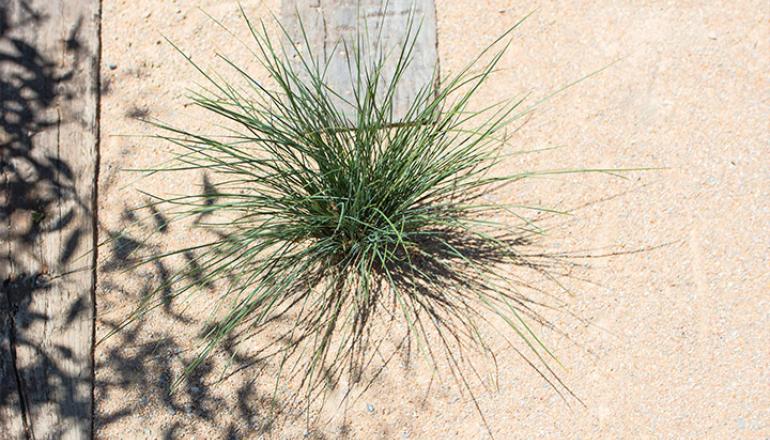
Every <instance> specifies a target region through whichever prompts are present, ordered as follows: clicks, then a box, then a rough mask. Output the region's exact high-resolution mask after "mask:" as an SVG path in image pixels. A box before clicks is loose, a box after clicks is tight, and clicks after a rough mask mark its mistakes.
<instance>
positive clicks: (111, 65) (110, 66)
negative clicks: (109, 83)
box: [107, 63, 118, 70]
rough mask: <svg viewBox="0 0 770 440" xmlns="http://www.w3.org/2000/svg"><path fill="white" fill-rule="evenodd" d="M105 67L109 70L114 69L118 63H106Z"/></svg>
mask: <svg viewBox="0 0 770 440" xmlns="http://www.w3.org/2000/svg"><path fill="white" fill-rule="evenodd" d="M107 67H109V68H110V70H115V69H117V68H118V65H117V64H115V63H108V64H107Z"/></svg>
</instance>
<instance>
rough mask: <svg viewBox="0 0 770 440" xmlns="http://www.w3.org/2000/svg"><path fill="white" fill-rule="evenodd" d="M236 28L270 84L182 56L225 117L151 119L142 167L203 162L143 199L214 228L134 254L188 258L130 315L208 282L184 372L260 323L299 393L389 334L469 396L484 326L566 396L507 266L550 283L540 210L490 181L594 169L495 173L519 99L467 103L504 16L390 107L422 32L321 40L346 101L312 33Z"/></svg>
mask: <svg viewBox="0 0 770 440" xmlns="http://www.w3.org/2000/svg"><path fill="white" fill-rule="evenodd" d="M246 23H247V25H248V27H249V29H250V31H251V35H252V37H253V52H252V53H253V55H254V56H255V57H256V58H257V59H258V61H259V63H260V64H261V66H262V67H263V68H264V69H265V71H266V72H267V74H268V76H269V80H268V81H264V82H263V81H260V80H257V79H255V78H254V77H252V76H251V75H250V74H249V73H248V72H246V71H245V70H244V69H242V68H241V67H239V65H238V63H237V62H236V61H233V60H230V59H227V58H224V60H225V61H226V62H227V63H228V64H229V65H230V66H232V67H233V69H234V72H235V73H236V74H237V75H238V76H240V77H241V79H243V80H245V81H244V84H245V85H244V86H236V85H234V84H233V83H232V82H230V81H227V80H223V79H220V77H219V76H214V75H211V74H208V73H206V71H205V70H204V69H202V68H200V67H199V66H198V65H197V64H195V63H193V62H192V61H191V60H190V58H189V57H187V59H188V60H190V62H191V63H193V65H194V66H195V67H196V68H197V69H198V70H199V71H200V73H201V74H202V75H203V76H204V77H205V79H206V80H207V82H208V86H206V87H204V88H203V89H202V90H200V91H197V92H195V93H194V95H193V101H194V104H195V105H197V106H198V107H200V108H202V109H204V110H205V111H207V112H209V113H210V114H211V115H212V116H216V117H217V118H221V119H223V120H225V121H229V122H228V124H229V126H230V127H234V128H233V129H232V131H229V132H227V133H224V134H223V135H222V136H210V135H206V134H201V133H196V132H191V131H186V130H184V129H180V128H175V127H171V126H168V125H164V124H162V123H158V122H155V124H156V125H157V126H158V127H160V129H161V131H162V133H161V134H160V135H159V136H158V137H159V138H161V139H163V140H165V141H168V142H171V143H173V144H175V145H177V146H178V147H179V148H180V153H179V154H178V155H177V156H176V157H175V159H174V161H173V163H172V164H171V165H169V166H164V167H159V168H156V169H152V170H147V171H151V172H165V173H174V172H178V171H189V170H200V171H204V172H206V174H207V175H208V176H210V179H211V185H207V188H206V189H205V191H204V193H202V194H197V193H196V194H188V195H182V196H178V197H164V196H159V195H155V196H153V197H154V199H153V200H154V201H153V202H152V206H153V209H154V210H159V209H160V210H164V211H165V212H167V213H169V214H170V215H172V218H174V219H184V218H188V219H189V218H191V217H195V218H200V219H201V220H200V221H197V222H195V224H196V225H197V227H200V228H204V229H207V230H209V231H212V232H214V233H213V234H211V235H210V236H213V237H215V238H213V239H211V240H210V241H207V242H204V243H201V244H196V245H194V246H189V247H182V248H179V249H175V250H173V251H172V252H169V253H166V254H163V255H160V256H158V255H154V256H150V257H147V258H146V259H145V260H144V261H143V262H145V263H146V262H152V261H154V260H156V259H158V258H170V257H172V256H174V255H182V254H184V255H194V258H192V259H191V260H190V261H191V263H190V264H187V265H185V266H183V267H182V268H180V269H178V270H177V271H176V272H175V273H174V274H173V276H171V277H170V278H169V279H170V281H169V283H168V284H167V285H164V286H160V287H159V288H158V289H157V290H156V291H153V292H150V293H149V294H147V295H145V296H144V297H143V298H142V301H141V304H140V305H139V307H138V308H137V310H136V311H135V313H133V314H132V315H131V316H130V317H129V318H128V319H127V320H126V322H130V321H131V320H134V319H137V318H140V317H142V316H144V314H145V313H146V312H147V311H148V310H150V309H152V308H154V307H156V306H158V305H160V304H162V302H163V301H166V300H167V298H166V297H162V296H163V295H161V291H162V290H163V289H172V291H173V295H180V294H183V293H191V294H201V295H211V294H212V293H211V291H210V290H208V289H205V288H203V287H204V286H217V287H216V289H215V290H216V292H215V294H216V295H217V296H216V298H217V299H216V305H217V306H216V308H215V309H216V310H215V311H214V312H213V313H212V314H211V318H210V320H209V321H208V322H206V323H205V324H204V327H203V332H202V334H204V335H205V336H204V339H205V343H204V345H203V346H202V347H201V348H200V350H199V353H198V354H197V357H196V358H195V359H194V361H192V362H191V363H190V364H189V365H188V368H187V372H188V373H189V372H191V371H193V370H194V369H195V367H196V366H197V365H199V364H200V363H201V362H202V361H203V360H205V359H206V358H207V357H208V356H210V355H211V354H213V353H215V352H216V351H217V348H218V347H219V346H221V344H222V343H223V342H224V341H232V340H233V339H238V338H244V337H247V335H255V334H260V333H261V334H263V335H264V337H265V338H267V340H268V343H266V344H265V346H264V348H263V349H261V350H259V353H260V356H265V357H269V356H273V359H276V362H275V365H276V366H277V367H278V369H279V370H280V371H279V372H278V373H277V374H276V377H279V378H280V379H279V380H284V381H287V382H286V383H289V382H288V381H292V380H293V381H294V382H291V383H292V384H294V385H295V386H296V385H299V388H295V389H298V390H301V392H302V393H304V397H305V401H306V402H308V405H310V402H314V401H318V400H319V399H320V400H323V396H324V395H325V394H324V393H325V392H326V390H328V389H329V387H330V386H331V385H333V384H336V383H338V382H339V381H340V380H341V379H343V378H345V379H346V380H347V381H349V382H350V383H354V382H357V381H359V380H360V379H361V377H363V376H364V375H365V374H366V373H367V368H373V367H371V365H373V364H374V363H375V362H373V359H374V356H375V354H376V353H381V352H382V350H381V349H382V347H384V344H385V343H386V342H387V344H390V345H389V346H390V347H391V348H392V350H398V349H402V348H403V347H406V346H407V345H408V346H409V347H411V348H410V350H411V351H412V352H415V353H420V354H422V355H424V357H425V358H426V359H428V361H429V362H432V363H435V365H436V367H437V368H438V366H439V364H443V367H442V368H448V370H446V369H445V370H443V371H449V372H451V375H452V377H453V378H454V379H455V380H456V381H457V383H458V384H459V385H460V386H461V387H462V388H465V389H467V390H469V391H470V390H471V389H472V387H471V384H470V382H469V378H470V377H478V378H481V373H479V371H478V369H477V368H476V367H475V366H474V364H473V362H472V361H473V359H474V356H467V355H466V352H469V351H473V352H477V353H481V355H482V356H481V357H479V356H478V355H475V359H484V360H485V361H483V362H484V363H489V362H487V361H486V360H489V361H495V352H494V350H492V349H491V348H490V346H489V344H488V340H487V339H488V338H489V336H490V334H492V333H493V331H492V330H491V329H492V328H493V327H494V328H496V329H497V330H495V331H497V332H499V333H500V334H501V335H502V338H503V340H507V341H509V342H510V344H511V347H514V349H515V350H516V351H517V352H518V353H520V354H521V355H522V357H523V359H525V361H526V363H528V364H529V365H530V366H532V367H534V368H535V369H536V370H537V371H538V372H539V373H540V374H541V375H542V377H543V378H544V379H545V380H547V381H548V382H549V383H551V384H552V385H553V386H554V389H556V390H557V391H558V392H559V393H562V392H563V391H565V390H566V388H565V387H564V386H563V384H561V382H560V381H559V378H558V376H557V375H556V374H555V373H554V371H553V370H552V369H551V364H552V362H551V361H554V360H555V358H554V357H553V356H552V355H551V353H550V352H549V351H548V349H547V348H546V346H545V345H544V344H543V343H541V341H540V339H539V338H538V337H537V336H536V333H535V331H534V329H533V325H532V324H533V323H541V324H542V323H544V318H543V317H542V316H541V314H540V312H538V310H541V304H539V303H538V302H537V301H535V300H533V299H532V298H531V297H530V296H529V295H528V294H527V292H526V286H529V288H531V289H533V291H536V290H538V286H534V287H533V286H531V285H528V284H527V283H525V281H524V280H525V279H526V276H523V275H521V276H519V275H517V274H516V272H517V271H530V272H533V273H535V274H540V275H541V276H542V277H543V279H544V280H549V279H550V280H551V281H554V279H553V277H552V276H551V275H549V273H548V262H547V261H546V260H545V259H544V258H541V257H542V255H540V254H536V253H534V254H530V255H523V254H522V251H521V247H522V246H523V245H525V244H526V243H528V242H529V241H530V240H531V239H532V237H534V236H537V235H538V234H540V232H541V231H540V230H539V228H538V227H537V225H536V224H534V223H533V222H532V221H531V220H529V218H530V217H531V216H528V215H526V214H525V213H523V212H526V211H527V210H533V211H534V212H543V211H548V210H546V209H544V208H537V207H527V206H518V205H506V204H498V203H495V202H493V193H494V192H495V191H497V190H499V189H501V188H503V187H506V186H509V185H512V184H514V183H516V182H520V181H522V180H524V179H527V178H530V177H533V176H542V175H552V174H565V173H574V172H606V171H607V170H601V169H592V170H586V169H582V170H571V169H558V170H547V171H522V172H517V173H515V174H505V175H500V174H499V173H497V174H493V173H492V171H493V169H494V168H495V166H496V165H498V164H499V163H500V162H501V161H503V160H505V158H506V157H507V155H506V154H504V149H505V147H506V140H507V139H508V136H507V134H510V133H511V132H512V131H513V128H514V127H516V125H514V121H516V120H517V119H519V118H521V117H522V116H523V115H524V114H526V113H527V112H528V111H530V110H531V108H532V106H531V105H527V104H524V102H525V101H524V100H507V101H502V102H500V103H496V104H493V105H487V106H484V107H483V108H480V109H471V103H472V101H473V98H474V96H475V95H476V94H477V92H478V91H479V89H480V88H481V87H482V86H484V85H485V84H486V83H487V82H488V81H489V80H490V78H491V77H492V75H493V73H494V71H495V69H496V66H497V65H498V63H499V62H500V60H501V58H502V57H503V54H504V53H505V51H506V49H507V47H508V46H509V44H510V41H511V32H512V31H513V30H514V29H515V27H516V26H514V27H513V28H511V29H510V30H508V31H507V32H506V33H505V34H503V35H502V36H501V37H500V38H498V39H497V40H496V41H495V42H494V43H493V44H491V45H490V46H489V47H488V48H487V49H486V50H484V51H483V52H482V53H481V54H479V55H478V56H477V57H476V58H474V59H473V60H472V61H471V62H470V63H469V64H468V65H467V67H466V68H464V69H462V70H461V71H460V72H459V73H456V74H454V75H451V76H449V77H447V78H442V79H441V81H437V80H435V81H431V82H429V83H427V84H425V85H424V86H423V87H422V88H420V89H419V90H418V91H417V92H416V93H415V94H414V97H413V99H412V100H411V102H409V105H408V106H407V109H406V111H404V112H403V114H400V115H398V114H397V113H396V111H395V107H396V90H397V88H398V87H399V86H400V84H401V83H402V82H403V79H404V75H405V72H407V70H408V67H409V65H410V62H411V60H412V59H413V57H414V50H415V35H416V32H417V29H418V27H419V26H409V30H408V31H407V35H406V38H405V39H404V41H405V43H404V44H403V45H400V46H399V47H396V48H395V49H393V50H372V42H371V41H370V39H369V38H367V37H365V36H358V37H357V38H355V39H354V41H348V42H345V41H343V42H340V44H339V46H338V47H337V48H335V51H339V50H343V51H345V53H346V54H347V60H348V63H349V67H350V72H351V78H352V80H351V82H352V84H350V87H351V90H352V91H353V93H352V95H350V96H347V97H346V96H345V94H344V93H342V91H339V90H331V89H330V88H329V86H327V81H326V72H325V66H326V62H327V61H328V60H324V59H322V58H321V57H320V56H318V54H314V53H312V50H311V45H310V44H309V42H307V41H305V42H304V44H295V43H286V44H279V43H276V42H275V41H273V40H272V39H271V38H270V36H269V34H268V31H267V30H266V28H265V26H264V24H262V25H259V26H257V25H255V24H254V23H252V22H250V21H248V19H246ZM517 26H518V24H517ZM180 52H181V51H180ZM292 60H293V61H292ZM476 104H478V103H476ZM614 171H616V170H614ZM494 322H497V323H501V324H502V328H500V327H499V326H498V325H495V324H494ZM287 323H288V324H287ZM393 328H396V329H399V331H398V332H391V331H390V330H389V329H393ZM396 334H397V335H399V337H398V338H396V339H398V340H396V341H394V340H393V339H394V338H395V337H394V335H396ZM509 336H513V337H514V338H518V341H519V342H515V341H514V340H512V339H514V338H509ZM387 358H388V356H387V355H384V356H383V359H387ZM369 373H371V372H369ZM469 375H470V376H469ZM372 376H373V375H372V374H369V377H372ZM566 391H568V390H566ZM474 402H475V399H474ZM477 408H478V405H477Z"/></svg>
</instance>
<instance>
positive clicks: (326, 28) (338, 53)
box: [281, 0, 438, 121]
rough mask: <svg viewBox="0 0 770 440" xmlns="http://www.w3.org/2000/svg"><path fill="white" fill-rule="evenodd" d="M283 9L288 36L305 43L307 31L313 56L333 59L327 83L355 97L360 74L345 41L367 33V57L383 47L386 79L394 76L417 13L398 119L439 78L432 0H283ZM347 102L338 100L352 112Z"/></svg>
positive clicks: (401, 84)
mask: <svg viewBox="0 0 770 440" xmlns="http://www.w3.org/2000/svg"><path fill="white" fill-rule="evenodd" d="M281 8H282V9H281V22H282V24H283V25H284V26H285V28H286V31H287V34H288V37H289V38H290V39H291V41H292V42H294V43H295V44H296V45H298V46H300V47H303V46H304V45H305V44H306V43H305V35H306V36H307V42H308V43H309V46H310V51H311V52H312V54H313V56H314V57H315V58H316V59H318V60H321V61H323V60H328V64H327V65H326V68H327V69H328V70H327V77H326V82H327V85H328V86H330V87H331V89H332V90H334V91H336V92H337V93H339V94H340V95H342V96H343V97H345V98H346V99H350V98H352V96H353V86H352V85H353V84H354V81H353V78H355V77H356V76H357V74H356V73H355V72H351V69H350V63H349V62H348V54H347V53H346V51H345V49H344V46H343V43H344V44H347V45H348V46H349V47H350V45H351V43H352V42H353V41H355V39H356V35H366V36H367V37H368V38H367V39H368V44H367V45H366V47H367V49H366V50H365V51H364V56H365V57H367V58H368V59H369V61H368V62H369V65H371V64H372V63H374V60H376V59H377V57H378V56H379V53H380V51H382V53H383V54H385V56H386V63H385V69H384V72H385V75H383V80H384V81H387V80H389V76H391V77H392V72H393V69H394V67H395V64H396V62H397V58H398V51H399V50H400V48H401V47H402V46H403V45H404V43H405V40H406V39H407V38H409V37H408V30H409V27H410V17H414V19H413V24H412V29H413V31H412V32H417V36H416V41H415V46H414V53H413V57H412V61H411V64H410V65H409V67H408V68H407V70H406V71H405V73H404V77H403V78H402V79H401V81H400V82H399V86H398V89H397V91H396V94H395V109H394V115H393V119H394V121H395V120H398V119H399V118H401V117H402V116H403V115H404V114H405V112H406V111H407V109H408V108H409V106H410V104H411V103H412V101H413V98H414V96H415V95H416V94H417V92H418V91H419V90H420V89H421V88H422V87H424V86H426V85H427V84H430V82H431V81H434V80H436V78H438V62H437V59H438V58H437V47H436V9H435V5H434V4H433V0H389V1H385V0H310V1H307V0H284V1H283V2H282V6H281ZM303 28H304V35H303ZM365 62H366V61H365ZM343 102H344V101H340V102H339V103H338V105H339V106H340V108H341V109H343V110H344V111H345V112H346V114H347V115H348V116H353V112H352V111H351V110H352V108H350V106H349V105H345V104H344V103H343Z"/></svg>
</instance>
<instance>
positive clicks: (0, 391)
mask: <svg viewBox="0 0 770 440" xmlns="http://www.w3.org/2000/svg"><path fill="white" fill-rule="evenodd" d="M49 20H52V17H50V16H49V15H46V14H45V13H43V12H40V11H39V10H38V9H37V8H36V6H35V5H34V2H30V1H25V0H18V1H5V2H1V3H0V244H2V248H1V249H0V383H1V385H0V414H3V416H4V418H5V420H0V430H3V429H8V435H10V436H16V435H18V436H22V437H23V436H26V437H28V438H32V437H35V436H39V437H47V438H57V437H60V436H63V435H66V434H71V431H72V430H75V431H77V432H80V433H90V432H91V428H92V425H91V412H92V401H91V396H90V390H91V386H92V383H91V377H90V375H88V374H80V373H75V372H73V368H72V366H71V365H88V366H89V369H90V364H91V360H90V348H88V347H80V348H82V350H81V351H82V353H80V352H78V353H76V352H74V351H73V350H72V349H71V348H69V347H67V346H65V345H62V344H60V343H58V342H50V341H48V342H47V343H45V342H44V341H43V338H46V337H47V336H45V333H46V331H47V332H48V333H50V332H51V330H50V328H56V331H57V332H61V333H64V332H68V331H70V330H72V329H75V328H81V327H85V326H88V325H90V323H91V318H90V312H91V307H90V305H89V304H87V301H85V300H84V298H83V297H82V295H79V294H78V295H73V296H74V297H75V298H74V299H73V300H72V302H71V303H70V304H64V305H63V306H64V307H65V308H64V309H62V311H61V315H59V314H58V313H57V315H56V316H50V313H44V312H41V310H43V309H44V307H42V306H41V304H43V303H47V302H48V301H49V298H50V300H52V301H62V300H63V298H67V296H66V295H64V294H63V293H64V292H67V291H69V290H73V289H82V287H83V286H81V285H78V284H77V283H75V282H73V281H72V279H71V278H72V277H71V275H73V274H75V273H80V274H82V273H83V272H85V271H89V270H90V268H89V267H88V264H89V263H90V261H87V260H88V258H87V257H86V258H84V259H80V257H81V255H83V254H84V253H88V252H90V251H89V247H90V245H88V244H87V243H88V242H89V240H90V239H91V238H92V234H91V233H90V231H89V230H88V228H87V227H86V226H85V225H87V224H90V223H91V221H92V218H93V210H92V200H91V198H90V197H89V196H86V197H84V196H82V195H81V194H80V192H79V190H78V188H79V185H80V183H79V182H81V181H82V180H81V179H82V178H83V176H79V175H78V171H77V169H76V168H75V167H73V164H72V163H70V162H68V161H67V159H65V157H68V156H67V153H66V150H65V148H68V147H69V145H67V144H62V145H60V147H61V152H62V153H63V154H60V151H59V150H58V146H57V149H53V148H50V144H51V143H50V142H48V141H49V140H50V139H51V138H52V137H53V136H56V137H57V138H56V139H57V140H56V142H57V144H58V142H59V140H58V136H59V132H60V130H61V128H62V127H65V125H66V124H81V125H84V124H85V122H84V121H81V120H79V119H78V118H77V117H74V116H72V117H70V116H68V115H67V114H66V112H63V111H62V110H61V109H62V107H63V106H66V105H67V104H68V103H71V102H74V100H75V99H80V97H78V96H76V94H77V93H78V87H79V86H80V85H79V84H75V83H74V82H73V80H74V79H75V77H76V75H83V72H84V71H86V72H87V71H88V67H91V66H87V64H88V63H89V62H90V61H91V60H89V59H88V57H89V56H90V55H89V54H88V53H87V52H85V51H84V49H85V44H84V42H83V40H82V38H83V37H82V36H81V33H82V28H83V19H82V17H81V18H80V19H78V20H76V21H75V23H71V26H69V29H68V31H67V32H68V35H67V37H66V38H64V39H63V40H62V41H56V42H54V43H55V44H56V45H57V47H61V48H62V49H61V50H62V58H63V59H61V60H55V59H53V58H54V57H53V56H52V54H51V49H50V47H49V46H50V44H42V43H43V42H42V40H40V39H39V38H37V36H36V35H35V34H36V33H38V34H39V35H47V34H46V29H44V28H43V27H44V26H46V24H47V23H48V21H49ZM63 25H64V26H68V25H70V23H67V22H66V21H65V22H64V24H63ZM46 43H49V42H46ZM60 43H61V44H60ZM86 130H88V127H86ZM46 139H47V140H48V141H47V140H46ZM85 178H87V176H86V177H85ZM83 261H86V262H85V263H83ZM79 276H82V275H79ZM85 276H86V277H90V274H88V275H85ZM46 329H48V330H46ZM54 414H55V416H54ZM6 416H7V417H6ZM54 417H56V418H58V421H57V423H47V422H42V423H41V424H42V425H45V426H46V427H45V428H44V429H46V432H35V426H37V423H36V420H38V419H40V420H45V419H51V418H54ZM16 419H18V420H16ZM0 436H2V435H0Z"/></svg>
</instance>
